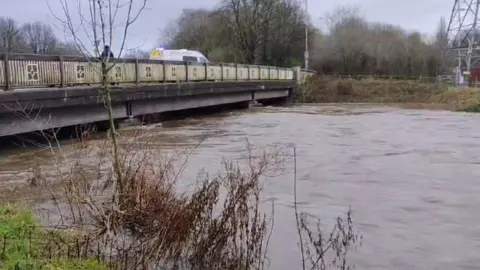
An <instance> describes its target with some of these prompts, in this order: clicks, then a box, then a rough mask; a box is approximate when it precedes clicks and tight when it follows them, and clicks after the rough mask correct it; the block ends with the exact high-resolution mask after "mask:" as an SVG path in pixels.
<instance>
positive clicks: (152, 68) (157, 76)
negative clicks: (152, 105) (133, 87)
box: [138, 63, 165, 82]
mask: <svg viewBox="0 0 480 270" xmlns="http://www.w3.org/2000/svg"><path fill="white" fill-rule="evenodd" d="M164 71H165V69H164V66H163V65H156V64H152V63H138V82H163V81H164V80H165V76H164V75H165V73H164Z"/></svg>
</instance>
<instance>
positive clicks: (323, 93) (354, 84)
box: [297, 76, 480, 111]
mask: <svg viewBox="0 0 480 270" xmlns="http://www.w3.org/2000/svg"><path fill="white" fill-rule="evenodd" d="M297 96H298V98H297V99H298V100H300V101H303V102H315V103H323V102H328V103H336V102H338V103H350V102H361V103H388V104H406V106H407V107H409V108H436V109H448V110H458V111H478V108H479V105H480V89H478V88H467V89H454V88H451V87H448V86H447V85H440V84H436V83H425V82H421V81H412V80H379V79H369V78H366V79H361V80H355V79H345V78H335V77H325V76H324V77H316V78H312V79H311V80H310V81H309V82H308V83H307V84H305V85H304V86H302V88H301V89H300V91H299V93H297ZM302 99H303V100H302Z"/></svg>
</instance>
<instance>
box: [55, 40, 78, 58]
mask: <svg viewBox="0 0 480 270" xmlns="http://www.w3.org/2000/svg"><path fill="white" fill-rule="evenodd" d="M53 54H58V55H77V56H82V55H83V53H82V52H81V51H80V50H79V49H78V46H77V44H75V43H72V42H65V43H58V44H57V46H56V47H55V50H54V52H53Z"/></svg>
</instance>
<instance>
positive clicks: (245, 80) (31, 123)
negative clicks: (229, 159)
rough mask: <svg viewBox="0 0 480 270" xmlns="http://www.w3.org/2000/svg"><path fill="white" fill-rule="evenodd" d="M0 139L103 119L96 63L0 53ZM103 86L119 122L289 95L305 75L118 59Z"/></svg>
mask: <svg viewBox="0 0 480 270" xmlns="http://www.w3.org/2000/svg"><path fill="white" fill-rule="evenodd" d="M0 56H1V58H0V59H2V62H1V63H0V89H1V91H0V137H2V136H8V135H16V134H20V133H26V132H32V131H38V130H46V129H52V128H61V127H66V126H76V125H82V124H88V123H96V122H102V121H103V122H105V121H107V120H108V115H107V110H106V109H105V103H104V95H103V94H102V92H101V90H102V86H101V85H102V83H103V77H104V76H103V74H102V64H101V62H99V61H98V59H96V58H85V57H73V56H47V55H20V54H1V55H0ZM109 64H111V65H113V67H112V68H111V69H110V70H109V72H108V74H106V76H107V78H108V79H107V81H108V83H109V84H111V85H110V86H109V88H110V92H111V99H112V109H113V110H112V114H113V117H114V118H115V119H117V120H122V119H129V118H134V117H140V116H145V115H151V114H158V113H164V112H171V111H180V110H185V109H193V108H203V107H210V106H216V105H229V104H231V105H239V104H240V105H242V106H248V104H249V103H251V102H256V101H258V102H261V103H263V102H275V101H280V100H283V99H286V98H288V97H289V96H291V94H292V91H293V90H294V89H295V87H296V86H297V85H298V84H299V83H301V82H302V81H303V80H304V79H305V77H306V76H308V75H309V74H311V72H309V71H302V70H301V69H300V68H299V67H296V68H285V67H273V66H262V65H244V64H232V63H208V64H206V63H190V62H177V61H158V60H148V59H117V60H114V61H112V63H109Z"/></svg>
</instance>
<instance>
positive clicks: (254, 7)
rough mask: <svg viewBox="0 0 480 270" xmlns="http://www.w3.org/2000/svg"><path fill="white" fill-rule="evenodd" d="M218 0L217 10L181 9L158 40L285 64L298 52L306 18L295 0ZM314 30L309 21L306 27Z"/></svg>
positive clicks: (213, 55) (218, 56) (225, 57)
mask: <svg viewBox="0 0 480 270" xmlns="http://www.w3.org/2000/svg"><path fill="white" fill-rule="evenodd" d="M222 4H223V5H222V6H221V7H220V8H219V9H216V10H205V9H196V10H191V9H187V10H184V11H183V13H182V14H181V15H180V16H179V17H178V18H177V19H176V20H175V21H173V22H172V23H170V24H169V25H168V26H167V27H166V28H165V29H164V31H163V33H162V34H163V35H162V39H161V42H163V43H164V44H166V45H167V46H168V47H174V48H189V49H197V50H199V51H202V52H203V53H204V54H205V55H206V56H207V57H208V58H210V59H213V60H217V61H234V62H241V61H243V62H246V63H253V62H257V63H263V64H270V65H287V64H288V63H290V62H292V61H291V60H292V58H302V57H303V48H304V47H303V46H304V29H305V24H304V14H303V12H302V10H301V8H300V6H299V4H298V2H296V1H293V0H282V1H273V0H260V1H237V0H234V1H229V2H222ZM237 19H238V20H237ZM247 21H248V22H247ZM251 24H254V25H255V26H253V27H252V26H251ZM315 32H316V31H315V30H314V29H313V27H312V31H310V33H312V34H314V33H315ZM294 62H295V61H294Z"/></svg>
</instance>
